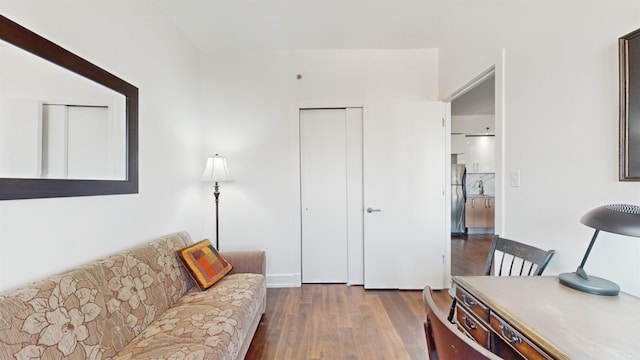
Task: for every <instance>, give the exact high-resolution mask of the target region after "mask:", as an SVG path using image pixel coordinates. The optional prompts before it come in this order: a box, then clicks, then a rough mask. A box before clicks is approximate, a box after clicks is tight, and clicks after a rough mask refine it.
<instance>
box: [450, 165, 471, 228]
mask: <svg viewBox="0 0 640 360" xmlns="http://www.w3.org/2000/svg"><path fill="white" fill-rule="evenodd" d="M466 180H467V168H466V167H465V166H464V164H452V165H451V235H452V236H460V235H462V234H464V233H465V222H464V207H465V203H466V202H467V190H466V184H465V182H466Z"/></svg>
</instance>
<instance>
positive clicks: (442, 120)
mask: <svg viewBox="0 0 640 360" xmlns="http://www.w3.org/2000/svg"><path fill="white" fill-rule="evenodd" d="M442 127H444V118H442Z"/></svg>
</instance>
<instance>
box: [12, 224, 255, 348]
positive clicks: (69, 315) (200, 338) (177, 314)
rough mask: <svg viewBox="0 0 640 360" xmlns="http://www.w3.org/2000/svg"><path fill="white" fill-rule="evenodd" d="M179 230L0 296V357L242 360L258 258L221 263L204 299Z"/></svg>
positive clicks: (251, 325)
mask: <svg viewBox="0 0 640 360" xmlns="http://www.w3.org/2000/svg"><path fill="white" fill-rule="evenodd" d="M190 244H192V241H191V239H190V237H189V234H187V233H186V232H180V233H175V234H170V235H167V236H165V237H162V238H159V239H156V240H153V241H151V242H149V243H147V244H144V245H140V246H138V247H135V248H133V249H130V250H127V251H124V252H122V253H119V254H116V255H113V256H110V257H107V258H105V259H102V260H97V261H94V262H92V263H89V264H86V265H84V266H80V267H78V268H76V269H73V270H70V271H67V272H65V273H63V274H58V275H54V276H51V277H49V278H47V279H45V280H42V281H38V282H34V283H31V284H28V285H26V286H23V287H20V288H18V289H13V290H9V291H5V292H2V293H0V359H61V358H64V359H97V360H102V359H114V360H115V359H242V358H244V356H245V354H246V352H247V350H248V349H249V345H250V344H251V340H252V338H253V334H254V333H255V331H256V329H257V327H258V324H259V322H260V318H261V317H262V315H263V314H264V311H265V307H266V285H265V278H264V273H265V265H266V263H265V261H266V260H265V254H264V252H259V251H256V252H232V253H223V256H224V257H225V258H226V259H227V260H228V261H229V262H230V263H231V264H232V265H233V267H234V268H233V271H232V272H231V273H229V274H228V275H227V276H225V277H224V278H223V279H221V280H220V281H218V282H217V283H216V284H215V285H214V286H213V287H211V288H209V289H208V290H206V291H199V290H197V288H196V287H195V286H194V285H193V283H192V281H191V279H190V277H189V276H188V274H187V272H186V271H185V270H184V269H183V268H182V266H181V265H180V263H179V261H178V259H177V257H176V255H175V250H176V249H180V248H183V247H186V246H188V245H190Z"/></svg>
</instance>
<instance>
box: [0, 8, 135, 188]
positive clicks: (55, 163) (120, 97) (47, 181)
mask: <svg viewBox="0 0 640 360" xmlns="http://www.w3.org/2000/svg"><path fill="white" fill-rule="evenodd" d="M125 55H126V54H123V56H125ZM137 192H138V88H136V87H135V86H133V85H131V84H129V83H127V82H126V81H124V80H122V79H120V78H119V77H117V76H115V75H113V74H111V73H109V72H107V71H106V70H104V69H102V68H100V67H98V66H96V65H94V64H92V63H90V62H89V61H87V60H85V59H83V58H81V57H79V56H78V55H76V54H73V53H71V52H69V51H68V50H65V49H64V48H62V47H60V46H58V45H57V44H55V43H53V42H51V41H49V40H47V39H45V38H44V37H42V36H40V35H38V34H35V33H33V32H31V31H30V30H28V29H26V28H24V27H22V26H20V25H19V24H17V23H15V22H13V21H11V20H9V19H7V18H5V17H3V16H1V15H0V200H14V199H30V198H47V197H66V196H87V195H108V194H132V193H137Z"/></svg>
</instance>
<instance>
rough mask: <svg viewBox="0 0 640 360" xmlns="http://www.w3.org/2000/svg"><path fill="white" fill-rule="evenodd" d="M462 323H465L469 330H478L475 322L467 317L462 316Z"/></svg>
mask: <svg viewBox="0 0 640 360" xmlns="http://www.w3.org/2000/svg"><path fill="white" fill-rule="evenodd" d="M462 321H464V325H465V326H466V327H468V328H469V329H471V330H475V329H476V323H475V322H473V321H472V320H469V318H468V317H467V315H462Z"/></svg>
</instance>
